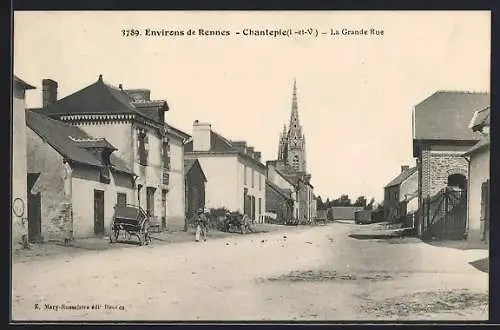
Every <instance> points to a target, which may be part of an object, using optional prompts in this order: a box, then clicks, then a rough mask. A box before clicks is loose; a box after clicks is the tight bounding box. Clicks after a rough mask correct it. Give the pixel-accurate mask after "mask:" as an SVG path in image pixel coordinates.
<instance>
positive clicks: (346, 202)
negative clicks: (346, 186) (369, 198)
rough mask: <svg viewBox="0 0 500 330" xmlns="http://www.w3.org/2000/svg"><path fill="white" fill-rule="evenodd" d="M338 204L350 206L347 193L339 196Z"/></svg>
mask: <svg viewBox="0 0 500 330" xmlns="http://www.w3.org/2000/svg"><path fill="white" fill-rule="evenodd" d="M340 206H351V199H350V198H349V195H347V194H344V195H341V196H340Z"/></svg>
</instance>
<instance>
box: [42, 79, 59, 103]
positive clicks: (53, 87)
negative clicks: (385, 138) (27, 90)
mask: <svg viewBox="0 0 500 330" xmlns="http://www.w3.org/2000/svg"><path fill="white" fill-rule="evenodd" d="M56 101H57V82H56V81H54V80H52V79H43V80H42V105H43V107H44V108H45V107H47V106H49V105H51V104H52V103H55V102H56Z"/></svg>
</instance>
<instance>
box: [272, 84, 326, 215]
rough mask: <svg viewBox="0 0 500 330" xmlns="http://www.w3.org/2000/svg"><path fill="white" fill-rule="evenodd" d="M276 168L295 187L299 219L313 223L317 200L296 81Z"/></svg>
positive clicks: (281, 137) (280, 142)
mask: <svg viewBox="0 0 500 330" xmlns="http://www.w3.org/2000/svg"><path fill="white" fill-rule="evenodd" d="M275 167H276V168H277V169H278V171H280V173H281V175H283V176H284V177H285V178H286V179H287V180H288V181H290V182H292V183H293V185H294V186H295V189H296V191H297V194H298V196H297V202H298V205H299V208H298V214H296V216H297V219H298V220H299V222H301V223H309V222H311V221H312V220H313V219H314V218H315V217H316V205H313V204H315V203H316V199H315V197H314V186H313V185H312V184H311V175H310V174H309V173H308V172H307V161H306V142H305V135H304V133H303V130H302V126H301V125H300V122H299V111H298V99H297V84H296V81H294V84H293V92H292V104H291V113H290V122H289V127H288V129H287V127H286V125H285V126H284V128H283V132H282V133H281V134H280V138H279V145H278V159H277V160H276V161H275Z"/></svg>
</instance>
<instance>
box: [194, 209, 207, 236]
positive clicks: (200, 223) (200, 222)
mask: <svg viewBox="0 0 500 330" xmlns="http://www.w3.org/2000/svg"><path fill="white" fill-rule="evenodd" d="M195 221H196V242H199V241H200V235H201V236H203V241H206V240H207V227H208V218H207V216H206V215H205V213H204V212H203V209H198V214H197V216H196V220H195Z"/></svg>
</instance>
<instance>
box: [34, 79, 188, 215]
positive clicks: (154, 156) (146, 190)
mask: <svg viewBox="0 0 500 330" xmlns="http://www.w3.org/2000/svg"><path fill="white" fill-rule="evenodd" d="M43 85H44V90H47V93H45V92H44V97H43V98H44V101H43V104H44V107H43V108H41V109H36V111H38V112H40V113H42V114H45V115H47V116H49V117H51V118H54V119H57V120H60V121H62V122H65V123H68V124H71V125H73V126H77V127H79V128H81V129H82V130H83V131H84V132H86V133H87V134H88V135H90V136H98V137H102V138H105V139H106V140H107V141H108V142H109V143H110V144H112V145H113V146H115V147H116V148H117V150H116V152H115V153H116V155H117V156H118V157H120V158H121V159H123V160H124V161H125V165H126V166H127V167H128V168H130V169H131V170H132V171H133V172H134V173H136V174H137V178H136V180H135V182H134V194H133V196H131V197H130V199H127V203H129V204H136V205H139V206H141V207H143V208H144V209H145V210H146V211H147V212H148V213H149V214H150V216H151V217H153V218H154V219H155V220H157V221H160V219H161V218H164V217H166V216H167V213H168V211H167V209H168V207H167V194H168V193H169V188H170V174H171V172H170V171H171V165H170V163H171V159H170V141H169V134H167V127H166V123H165V113H166V112H167V111H168V110H169V107H168V104H167V102H166V101H165V100H151V99H150V90H148V89H129V90H126V89H124V88H123V86H122V84H119V86H118V87H115V86H112V85H110V84H108V83H106V82H104V80H103V77H102V75H99V78H98V79H97V81H96V82H95V83H93V84H90V85H89V86H87V87H84V88H83V89H81V90H78V91H76V92H74V93H72V94H71V95H68V96H66V97H64V98H62V99H60V100H58V99H57V96H56V95H57V83H56V82H55V81H53V80H50V79H44V80H43ZM45 86H47V88H45ZM179 161H181V162H182V161H183V160H182V158H181V159H180V160H179ZM181 167H182V166H181ZM181 177H182V176H181ZM183 184H184V180H183V179H181V180H180V185H183ZM178 188H179V187H178ZM175 193H176V194H179V196H180V197H178V199H176V200H183V198H184V197H183V196H184V188H183V187H180V189H176V190H175ZM113 203H114V201H113ZM180 208H181V209H184V206H183V205H182V206H181V207H180ZM164 222H167V223H168V219H167V220H166V221H164Z"/></svg>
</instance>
